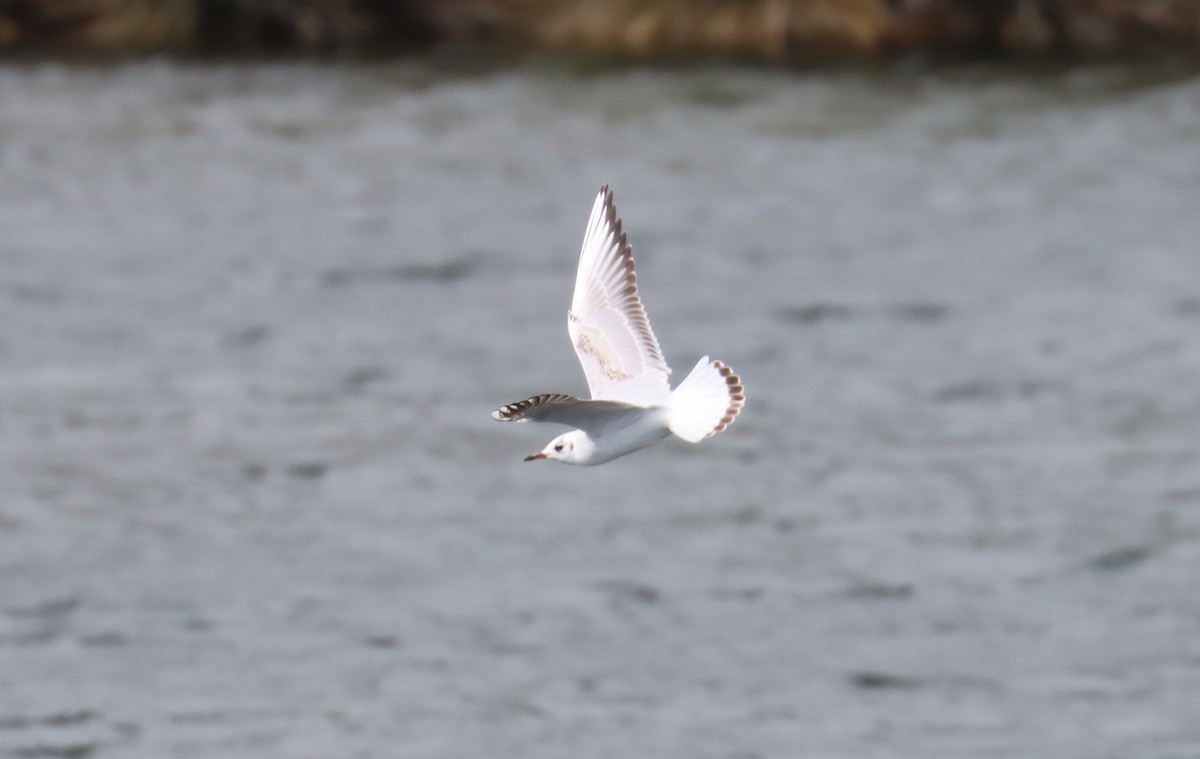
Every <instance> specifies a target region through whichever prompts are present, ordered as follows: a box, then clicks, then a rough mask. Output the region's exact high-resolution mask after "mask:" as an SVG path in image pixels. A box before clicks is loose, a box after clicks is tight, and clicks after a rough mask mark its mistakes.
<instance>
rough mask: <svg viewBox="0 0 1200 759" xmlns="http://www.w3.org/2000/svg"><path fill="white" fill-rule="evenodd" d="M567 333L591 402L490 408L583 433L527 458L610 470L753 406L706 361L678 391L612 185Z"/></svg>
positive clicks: (728, 376) (696, 436) (589, 242)
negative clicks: (614, 463) (649, 314)
mask: <svg viewBox="0 0 1200 759" xmlns="http://www.w3.org/2000/svg"><path fill="white" fill-rule="evenodd" d="M567 331H568V332H569V333H570V336H571V344H572V345H573V346H574V348H575V353H576V355H577V356H578V357H579V362H580V363H581V364H582V365H583V373H584V375H585V376H586V377H587V382H588V389H589V390H590V391H591V395H592V398H591V400H585V399H583V398H576V397H575V396H573V395H564V394H561V393H547V394H543V395H537V396H534V397H532V398H529V399H528V400H524V401H518V402H517V403H513V404H509V405H508V406H504V407H503V408H500V409H497V410H496V411H494V412H492V418H494V419H496V420H498V421H502V422H512V421H517V422H530V421H533V422H554V423H557V424H565V425H568V426H571V427H575V428H576V429H575V430H573V431H572V432H568V433H566V434H563V435H559V436H558V437H557V438H555V439H554V440H552V441H551V442H550V444H549V445H547V446H546V447H545V448H544V449H543V450H541V451H539V452H538V453H535V454H533V455H531V456H528V457H526V459H525V460H526V461H530V460H533V459H543V458H544V459H551V460H554V461H561V462H563V463H566V464H582V465H592V464H603V463H604V462H606V461H611V460H612V459H615V458H617V457H618V456H624V455H625V454H627V453H632V452H633V451H636V450H638V449H641V448H645V447H646V446H649V445H653V444H654V443H657V442H658V441H660V440H662V439H663V438H666V437H668V436H670V435H671V434H672V433H673V434H675V435H676V436H677V437H680V438H683V439H684V440H687V441H688V442H691V443H696V442H699V441H700V440H703V439H704V438H706V437H710V436H711V435H715V434H716V433H718V432H720V431H721V430H723V429H725V427H726V426H728V425H729V423H730V422H732V421H733V420H734V418H735V417H737V415H738V412H739V411H741V409H742V405H743V403H744V402H745V395H744V391H743V389H742V384H741V380H740V379H739V378H738V376H737V375H736V374H734V373H733V371H732V370H731V369H730V368H729V367H727V366H725V365H724V364H722V363H721V362H720V361H712V362H710V361H709V360H708V357H707V356H705V357H704V358H702V359H700V361H699V363H697V364H696V366H695V368H693V369H692V371H691V373H690V374H689V375H688V376H687V378H685V379H684V381H683V382H681V383H680V385H679V387H677V388H675V390H674V391H672V390H671V386H670V383H669V381H668V379H667V377H668V375H670V373H671V369H670V367H668V366H667V362H666V361H664V360H663V356H662V350H661V349H660V348H659V346H658V339H657V338H655V336H654V332H653V331H652V330H651V329H650V322H649V320H648V319H647V318H646V311H645V309H644V308H643V307H642V301H641V299H640V298H639V297H638V291H637V275H636V274H635V273H634V270H633V255H632V251H631V249H630V247H629V243H628V242H627V240H626V236H625V233H624V232H623V231H622V230H621V219H620V218H619V217H618V216H617V210H616V206H615V205H613V195H612V192H611V191H610V190H609V189H608V187H607V185H606V186H604V187H602V188H601V189H600V193H599V194H598V195H597V196H596V202H595V204H594V205H593V206H592V214H591V217H590V218H589V219H588V226H587V231H586V232H585V234H584V238H583V250H582V251H581V252H580V254H579V270H578V273H577V274H576V278H575V294H574V297H573V298H572V299H571V310H570V311H569V312H568V313H567Z"/></svg>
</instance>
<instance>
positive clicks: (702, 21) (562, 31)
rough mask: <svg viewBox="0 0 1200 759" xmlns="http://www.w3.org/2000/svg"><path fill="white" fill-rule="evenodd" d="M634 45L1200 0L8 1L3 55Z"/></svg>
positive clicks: (1126, 30) (1099, 20)
mask: <svg viewBox="0 0 1200 759" xmlns="http://www.w3.org/2000/svg"><path fill="white" fill-rule="evenodd" d="M442 45H456V46H461V47H463V48H465V49H472V48H476V47H478V48H481V49H482V48H490V49H499V50H521V51H545V52H555V53H558V52H574V53H586V54H591V55H602V56H613V57H618V58H630V59H664V58H665V59H690V58H700V57H710V56H722V57H730V58H737V59H745V60H750V61H765V62H789V61H805V60H814V59H821V58H829V57H838V56H854V57H895V56H902V55H909V54H914V53H927V54H934V55H945V56H949V57H957V56H962V57H980V56H982V57H1002V56H1010V55H1018V56H1023V55H1045V54H1054V55H1062V54H1066V55H1083V56H1118V55H1128V54H1144V53H1157V52H1168V53H1172V54H1179V53H1183V54H1188V55H1193V54H1195V53H1196V52H1197V51H1198V50H1200V0H1159V1H1158V2H1144V0H656V1H647V0H573V1H571V2H564V1H563V0H438V1H434V0H295V1H294V2H279V1H278V0H0V53H3V54H5V55H7V56H9V57H13V56H20V55H37V56H52V57H56V56H62V57H75V58H79V57H82V58H90V57H112V56H118V57H119V56H126V55H138V54H169V55H180V56H190V55H211V54H217V55H222V54H252V55H255V54H287V55H329V54H351V55H395V54H405V53H410V52H417V51H420V50H424V49H428V48H430V47H436V46H442Z"/></svg>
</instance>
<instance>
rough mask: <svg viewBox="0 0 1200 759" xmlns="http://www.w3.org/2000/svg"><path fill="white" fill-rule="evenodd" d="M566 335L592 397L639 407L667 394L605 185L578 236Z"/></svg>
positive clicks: (627, 251) (629, 254) (629, 251)
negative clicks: (580, 241)
mask: <svg viewBox="0 0 1200 759" xmlns="http://www.w3.org/2000/svg"><path fill="white" fill-rule="evenodd" d="M567 331H568V332H569V333H570V335H571V344H572V346H574V348H575V353H576V355H578V356H579V363H580V364H582V365H583V373H584V376H586V377H587V383H588V389H589V390H590V391H591V394H592V398H594V399H611V400H617V401H623V402H626V403H631V404H634V405H639V406H644V405H649V404H651V403H655V402H658V401H661V400H662V399H663V398H665V397H666V396H667V395H668V394H669V393H670V391H671V387H670V383H669V382H668V380H667V377H668V375H670V373H671V369H670V367H668V366H667V362H666V361H665V360H664V359H663V355H662V349H661V348H659V345H658V339H657V338H656V337H655V336H654V331H653V330H651V329H650V320H649V319H647V318H646V310H645V308H644V307H643V306H642V300H641V298H640V297H638V289H637V274H636V273H635V272H634V268H633V251H632V248H631V247H630V245H629V242H628V240H627V238H626V235H625V232H624V230H623V229H622V228H621V219H620V217H618V216H617V208H616V205H614V203H613V194H612V191H611V190H609V189H608V185H605V186H604V187H602V188H600V192H599V194H597V195H596V202H595V204H594V205H593V206H592V214H591V217H590V218H589V219H588V225H587V230H586V232H585V233H584V237H583V250H582V251H581V252H580V254H579V271H578V273H577V275H576V278H575V294H574V297H573V298H572V299H571V310H570V312H569V313H568V315H567Z"/></svg>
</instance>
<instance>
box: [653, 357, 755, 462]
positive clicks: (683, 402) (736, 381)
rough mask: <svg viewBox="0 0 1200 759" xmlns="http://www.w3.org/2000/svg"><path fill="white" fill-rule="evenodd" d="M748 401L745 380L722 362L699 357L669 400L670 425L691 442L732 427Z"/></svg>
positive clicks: (673, 430) (676, 432) (678, 434)
mask: <svg viewBox="0 0 1200 759" xmlns="http://www.w3.org/2000/svg"><path fill="white" fill-rule="evenodd" d="M745 402H746V395H745V390H744V389H743V388H742V380H741V379H740V378H739V377H738V376H737V375H736V374H734V373H733V370H732V369H730V368H729V367H728V366H725V364H722V363H721V362H720V361H711V362H710V361H709V360H708V356H705V357H704V358H702V359H700V361H699V363H697V364H696V366H695V368H693V369H692V372H691V374H689V375H688V376H687V378H685V379H684V380H683V382H681V383H679V387H677V388H675V390H674V392H672V393H671V398H670V400H668V401H667V425H668V426H669V427H670V428H671V432H673V433H675V434H676V435H677V436H678V437H681V438H683V439H684V440H686V441H688V442H689V443H699V442H700V441H701V440H703V439H704V438H706V437H710V436H712V435H715V434H717V433H718V432H720V431H721V430H723V429H725V428H726V427H727V426H729V423H730V422H732V421H733V420H734V418H735V417H736V416H737V415H738V412H739V411H741V410H742V404H744V403H745Z"/></svg>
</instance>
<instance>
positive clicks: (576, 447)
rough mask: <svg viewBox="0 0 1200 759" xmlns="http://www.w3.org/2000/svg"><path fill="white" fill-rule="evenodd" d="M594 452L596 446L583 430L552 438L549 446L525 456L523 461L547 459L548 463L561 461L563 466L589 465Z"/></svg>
mask: <svg viewBox="0 0 1200 759" xmlns="http://www.w3.org/2000/svg"><path fill="white" fill-rule="evenodd" d="M595 452H596V444H595V443H593V442H592V439H591V438H589V437H588V436H587V433H586V432H584V431H583V430H573V431H571V432H567V433H564V434H562V435H559V436H558V437H556V438H554V439H553V440H551V441H550V445H548V446H546V447H545V448H543V449H542V450H540V451H538V452H537V453H533V454H530V455H528V456H526V457H525V460H526V461H534V460H536V459H549V460H550V461H561V462H562V463H564V464H582V465H586V464H589V463H591V459H592V456H593V455H594V454H595Z"/></svg>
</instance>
